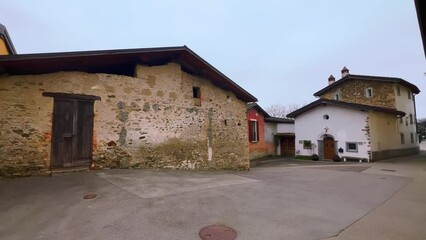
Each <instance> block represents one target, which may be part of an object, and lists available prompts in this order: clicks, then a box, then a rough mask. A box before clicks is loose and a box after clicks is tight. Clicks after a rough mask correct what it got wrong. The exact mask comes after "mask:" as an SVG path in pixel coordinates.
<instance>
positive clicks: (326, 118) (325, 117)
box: [322, 114, 330, 120]
mask: <svg viewBox="0 0 426 240" xmlns="http://www.w3.org/2000/svg"><path fill="white" fill-rule="evenodd" d="M322 118H323V119H324V120H328V119H330V116H328V115H327V114H324V116H322Z"/></svg>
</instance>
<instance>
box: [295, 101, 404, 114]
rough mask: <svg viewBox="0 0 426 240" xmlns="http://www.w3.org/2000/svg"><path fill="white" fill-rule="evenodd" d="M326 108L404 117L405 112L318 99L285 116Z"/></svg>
mask: <svg viewBox="0 0 426 240" xmlns="http://www.w3.org/2000/svg"><path fill="white" fill-rule="evenodd" d="M320 105H323V106H326V105H331V106H339V107H344V108H350V109H356V110H360V111H375V112H384V113H390V114H395V115H400V116H405V112H402V111H398V110H396V109H394V108H385V107H376V106H370V105H364V104H358V103H348V102H342V101H336V100H328V99H322V98H321V99H318V100H316V101H314V102H312V103H310V104H308V105H306V106H304V107H302V108H299V109H297V110H296V111H294V112H291V113H289V114H287V117H288V118H296V117H297V116H299V115H300V114H302V113H305V112H307V111H309V110H311V109H313V108H315V107H317V106H320Z"/></svg>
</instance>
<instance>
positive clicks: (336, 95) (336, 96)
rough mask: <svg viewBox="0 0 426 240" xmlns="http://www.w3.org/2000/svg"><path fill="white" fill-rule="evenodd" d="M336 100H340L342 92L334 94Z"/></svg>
mask: <svg viewBox="0 0 426 240" xmlns="http://www.w3.org/2000/svg"><path fill="white" fill-rule="evenodd" d="M334 100H336V101H339V100H340V93H335V94H334Z"/></svg>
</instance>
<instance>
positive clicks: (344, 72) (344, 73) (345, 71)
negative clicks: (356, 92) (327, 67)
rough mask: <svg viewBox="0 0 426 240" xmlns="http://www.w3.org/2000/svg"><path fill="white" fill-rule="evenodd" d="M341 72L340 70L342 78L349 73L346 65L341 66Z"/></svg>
mask: <svg viewBox="0 0 426 240" xmlns="http://www.w3.org/2000/svg"><path fill="white" fill-rule="evenodd" d="M341 72H342V78H344V77H346V76H348V75H349V69H347V68H346V66H345V67H343V69H342V71H341Z"/></svg>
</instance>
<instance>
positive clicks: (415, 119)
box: [413, 93, 419, 143]
mask: <svg viewBox="0 0 426 240" xmlns="http://www.w3.org/2000/svg"><path fill="white" fill-rule="evenodd" d="M415 96H416V94H414V93H413V103H414V121H415V123H416V124H415V127H416V139H417V138H418V137H417V135H418V134H419V133H418V131H417V129H418V126H417V124H418V123H417V110H416V98H415ZM418 142H419V139H417V143H418Z"/></svg>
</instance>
